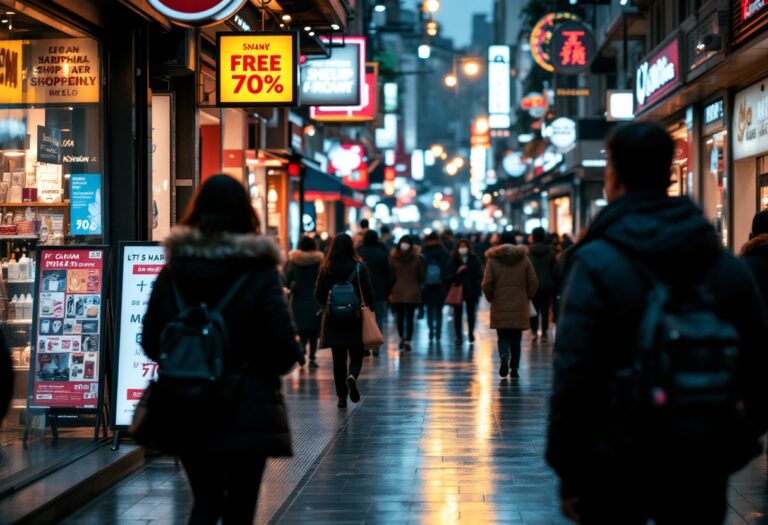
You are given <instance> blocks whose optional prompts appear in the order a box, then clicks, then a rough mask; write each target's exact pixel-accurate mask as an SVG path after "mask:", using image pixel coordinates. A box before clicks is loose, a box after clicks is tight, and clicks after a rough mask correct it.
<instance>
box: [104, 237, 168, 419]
mask: <svg viewBox="0 0 768 525" xmlns="http://www.w3.org/2000/svg"><path fill="white" fill-rule="evenodd" d="M119 265H120V267H119V268H118V275H119V276H120V277H119V278H120V282H119V290H118V294H119V296H118V308H119V310H118V313H117V316H116V317H117V321H118V325H117V334H116V338H117V339H116V340H117V348H116V352H115V355H116V356H117V358H116V360H115V361H116V362H115V367H116V368H115V373H114V374H113V377H116V378H117V379H116V380H115V383H116V385H115V387H114V391H113V393H112V405H113V406H112V414H113V415H112V427H113V428H127V427H128V426H130V424H131V420H132V419H133V412H134V411H135V410H136V405H137V404H138V403H139V400H140V399H141V396H142V394H143V393H144V389H145V388H147V384H149V382H150V381H151V380H153V379H157V364H156V363H155V362H154V361H152V360H151V359H149V358H148V357H147V356H146V355H145V354H144V350H143V349H142V347H141V333H142V324H143V322H144V314H145V313H146V311H147V305H148V304H149V297H150V295H151V294H152V288H153V287H154V284H155V279H156V278H157V276H158V274H159V273H160V270H162V269H163V266H164V265H165V251H164V250H163V247H162V246H160V245H159V244H157V243H151V242H145V243H126V244H123V245H122V246H121V253H120V263H119Z"/></svg>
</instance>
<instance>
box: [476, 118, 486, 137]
mask: <svg viewBox="0 0 768 525" xmlns="http://www.w3.org/2000/svg"><path fill="white" fill-rule="evenodd" d="M489 129H490V128H489V126H488V119H487V118H485V117H479V118H478V119H477V120H475V131H477V133H478V134H480V135H483V134H485V133H488V130H489Z"/></svg>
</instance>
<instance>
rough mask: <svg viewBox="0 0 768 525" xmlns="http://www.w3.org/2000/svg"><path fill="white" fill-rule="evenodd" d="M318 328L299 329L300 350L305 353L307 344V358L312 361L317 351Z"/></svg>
mask: <svg viewBox="0 0 768 525" xmlns="http://www.w3.org/2000/svg"><path fill="white" fill-rule="evenodd" d="M318 334H319V331H318V330H299V339H301V351H302V352H304V353H306V351H307V345H309V359H310V360H312V361H314V360H315V354H316V353H317V338H318Z"/></svg>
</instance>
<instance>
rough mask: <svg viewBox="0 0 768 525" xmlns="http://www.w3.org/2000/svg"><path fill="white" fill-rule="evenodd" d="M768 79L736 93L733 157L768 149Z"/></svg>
mask: <svg viewBox="0 0 768 525" xmlns="http://www.w3.org/2000/svg"><path fill="white" fill-rule="evenodd" d="M767 87H768V79H765V80H763V81H762V82H758V83H757V84H755V85H753V86H751V87H749V88H747V89H745V90H744V91H740V92H739V93H737V94H736V99H735V102H734V106H733V111H734V115H733V127H734V128H735V129H733V130H732V133H731V135H732V136H733V158H734V159H735V160H739V159H744V158H747V157H753V156H755V155H763V154H765V152H766V151H768V89H766V88H767Z"/></svg>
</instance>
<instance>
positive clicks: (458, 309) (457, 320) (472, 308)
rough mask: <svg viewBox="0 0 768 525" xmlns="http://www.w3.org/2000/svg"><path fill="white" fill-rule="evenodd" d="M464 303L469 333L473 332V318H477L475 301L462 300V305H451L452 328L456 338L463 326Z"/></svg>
mask: <svg viewBox="0 0 768 525" xmlns="http://www.w3.org/2000/svg"><path fill="white" fill-rule="evenodd" d="M464 305H466V307H467V328H468V329H469V333H470V334H474V333H475V320H476V319H477V301H464V304H463V305H459V306H454V307H453V329H454V330H455V332H456V338H457V339H458V338H459V337H461V334H462V331H463V328H464V320H463V317H464Z"/></svg>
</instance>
